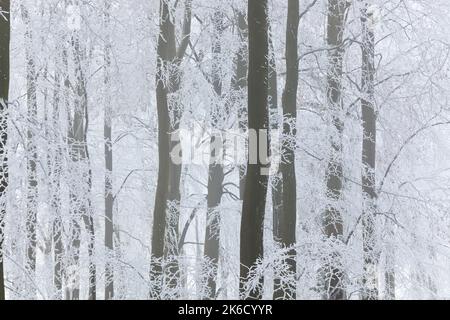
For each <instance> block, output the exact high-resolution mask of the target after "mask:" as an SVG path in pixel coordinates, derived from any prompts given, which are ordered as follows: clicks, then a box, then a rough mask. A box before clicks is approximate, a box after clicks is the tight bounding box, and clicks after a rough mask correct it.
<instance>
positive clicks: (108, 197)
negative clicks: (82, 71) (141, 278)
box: [103, 1, 114, 299]
mask: <svg viewBox="0 0 450 320" xmlns="http://www.w3.org/2000/svg"><path fill="white" fill-rule="evenodd" d="M104 4H105V12H104V27H105V29H106V40H105V47H104V51H105V52H104V55H105V57H104V60H105V62H104V64H105V66H104V73H105V75H104V85H105V93H104V95H105V97H104V99H105V100H104V101H105V115H104V129H103V135H104V139H105V249H106V254H107V261H106V264H105V279H106V281H105V299H112V298H113V297H114V271H113V267H112V265H111V262H110V256H111V255H113V253H114V240H113V235H114V219H113V206H114V198H113V180H112V173H113V143H112V108H111V38H110V36H109V27H110V20H111V19H110V10H111V4H110V2H109V1H105V2H104Z"/></svg>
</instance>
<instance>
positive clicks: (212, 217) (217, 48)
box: [205, 11, 225, 299]
mask: <svg viewBox="0 0 450 320" xmlns="http://www.w3.org/2000/svg"><path fill="white" fill-rule="evenodd" d="M223 19H224V17H223V14H222V13H221V12H219V11H217V12H215V13H214V17H213V23H214V37H215V39H214V42H213V50H212V52H213V67H212V72H211V73H212V74H211V79H212V84H213V87H214V92H215V94H216V101H218V103H217V104H215V105H213V107H212V108H213V109H212V111H211V115H210V116H211V131H212V132H211V141H210V145H211V160H210V164H209V174H208V195H207V206H208V207H207V215H206V232H205V258H207V259H208V260H209V261H210V262H211V264H212V267H213V273H212V274H211V275H210V276H209V277H208V289H209V290H208V298H209V299H214V298H216V288H217V284H216V281H217V272H218V268H219V250H220V210H219V208H218V207H219V205H220V202H221V200H222V194H223V181H224V172H223V157H222V155H223V145H224V141H223V137H222V132H221V129H223V128H221V127H220V125H221V122H223V120H224V119H223V115H224V114H225V112H224V111H223V110H222V105H221V103H220V102H221V101H222V79H221V67H220V54H221V53H222V47H221V40H222V33H223V30H224V27H223V24H224V22H223Z"/></svg>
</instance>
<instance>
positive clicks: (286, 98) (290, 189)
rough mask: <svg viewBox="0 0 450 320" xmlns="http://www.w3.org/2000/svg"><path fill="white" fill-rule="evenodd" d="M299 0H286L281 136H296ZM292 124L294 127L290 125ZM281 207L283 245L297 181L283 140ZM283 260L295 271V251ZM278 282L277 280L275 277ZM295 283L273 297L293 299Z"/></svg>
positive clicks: (291, 225)
mask: <svg viewBox="0 0 450 320" xmlns="http://www.w3.org/2000/svg"><path fill="white" fill-rule="evenodd" d="M299 15H300V12H299V0H289V1H288V18H287V28H286V70H287V71H286V86H285V89H284V92H283V100H282V101H283V118H284V123H283V136H288V135H291V134H292V136H293V138H294V139H295V138H296V135H297V129H296V125H297V124H296V123H297V90H298V50H297V43H298V25H299ZM292 125H293V126H294V127H293V128H292V127H291V126H292ZM281 175H282V184H283V185H282V190H283V192H282V194H283V204H282V206H283V209H282V210H280V211H279V215H278V216H277V223H276V225H277V227H278V230H276V235H277V236H278V240H279V241H280V242H281V245H282V246H283V247H291V246H294V245H295V230H296V223H297V180H296V176H295V143H294V146H293V144H290V145H288V146H286V144H285V143H283V161H282V162H281ZM289 256H290V257H289V258H288V259H286V261H285V262H286V263H287V265H288V267H289V272H291V273H292V274H294V275H295V274H296V262H295V261H296V259H295V256H296V251H295V249H292V250H290V252H289ZM277 282H280V281H279V279H277V281H276V284H277ZM296 290H297V288H296V284H295V283H285V282H281V283H278V285H276V287H275V291H274V299H295V297H296Z"/></svg>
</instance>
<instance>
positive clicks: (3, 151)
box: [0, 0, 11, 300]
mask: <svg viewBox="0 0 450 320" xmlns="http://www.w3.org/2000/svg"><path fill="white" fill-rule="evenodd" d="M0 8H1V10H2V15H1V16H0V161H1V163H0V300H5V275H4V270H3V241H4V230H5V220H4V218H5V214H6V189H7V188H8V150H7V143H8V101H9V100H8V99H9V46H10V34H11V21H10V1H9V0H0Z"/></svg>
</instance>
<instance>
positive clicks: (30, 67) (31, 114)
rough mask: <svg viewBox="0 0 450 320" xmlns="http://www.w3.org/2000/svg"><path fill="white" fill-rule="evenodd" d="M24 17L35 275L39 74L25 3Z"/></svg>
mask: <svg viewBox="0 0 450 320" xmlns="http://www.w3.org/2000/svg"><path fill="white" fill-rule="evenodd" d="M20 9H21V13H22V19H23V21H24V23H25V28H26V31H25V56H26V61H27V72H26V74H27V76H26V79H27V117H28V119H27V125H28V129H27V145H26V154H27V176H28V179H27V183H28V184H27V219H26V230H27V264H26V268H27V271H28V272H29V273H30V274H32V275H33V277H34V273H35V271H36V243H37V239H36V236H37V235H36V224H37V196H38V192H37V176H36V164H37V146H36V141H35V137H34V129H33V126H35V125H36V123H37V96H36V85H37V74H36V65H35V62H34V58H33V55H32V52H31V50H32V48H33V33H32V30H31V26H30V16H29V13H28V9H27V8H26V7H25V5H23V4H21V6H20Z"/></svg>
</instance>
